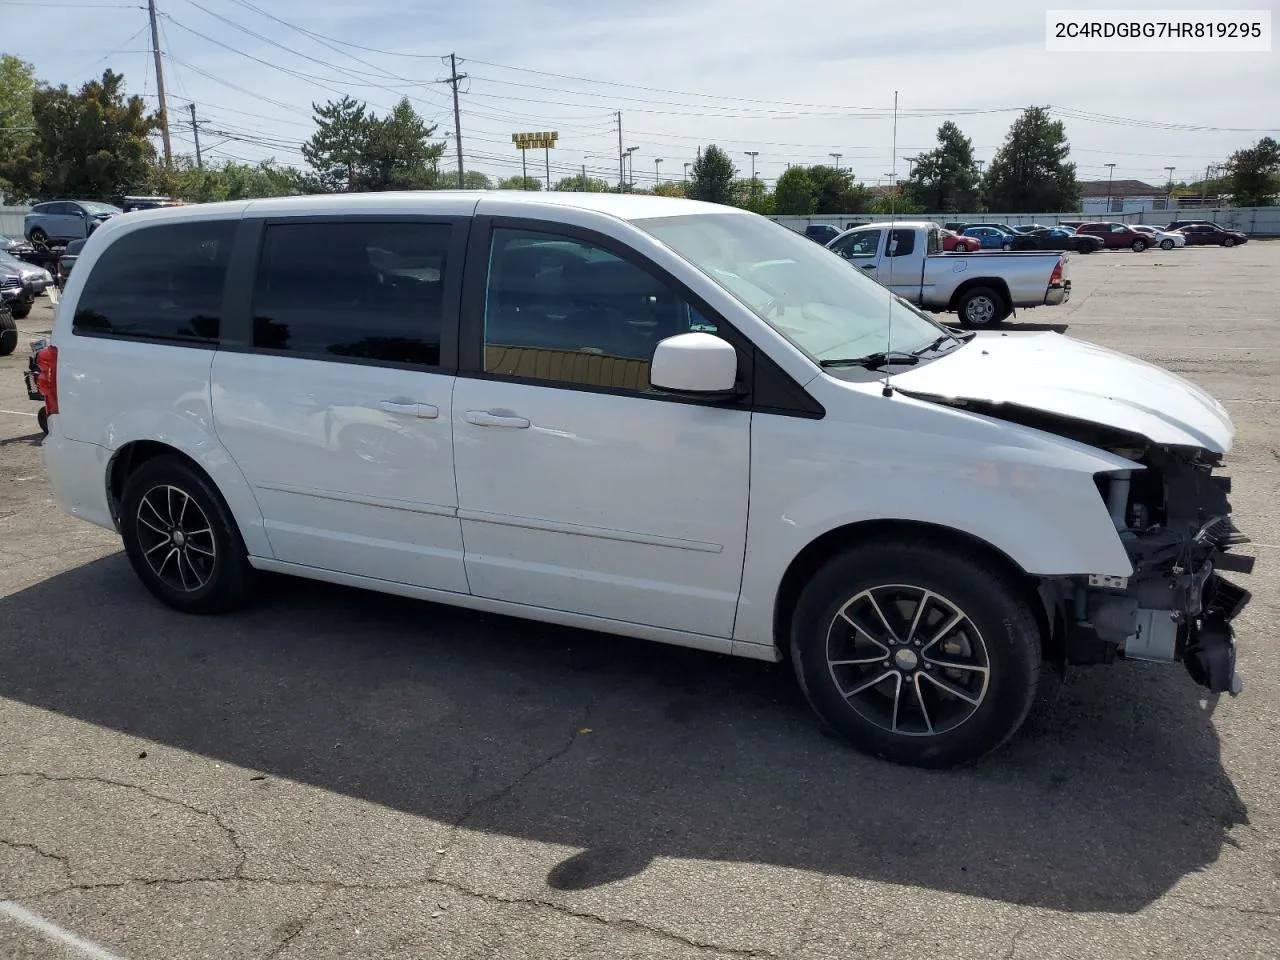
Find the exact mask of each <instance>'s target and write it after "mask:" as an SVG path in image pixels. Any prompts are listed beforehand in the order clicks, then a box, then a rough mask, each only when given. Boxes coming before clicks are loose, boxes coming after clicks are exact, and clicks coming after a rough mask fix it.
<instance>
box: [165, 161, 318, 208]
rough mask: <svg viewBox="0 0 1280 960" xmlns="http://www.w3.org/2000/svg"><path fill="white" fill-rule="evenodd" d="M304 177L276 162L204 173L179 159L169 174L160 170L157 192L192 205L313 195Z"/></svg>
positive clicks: (230, 165) (230, 163)
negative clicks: (309, 193)
mask: <svg viewBox="0 0 1280 960" xmlns="http://www.w3.org/2000/svg"><path fill="white" fill-rule="evenodd" d="M307 187H308V184H307V183H306V181H305V179H304V178H303V177H302V175H301V174H299V172H298V171H297V170H295V169H293V168H292V167H282V166H279V165H277V164H276V162H275V161H274V160H263V161H262V162H261V163H257V164H248V163H236V162H234V161H228V162H227V163H224V164H222V165H220V166H207V167H204V168H203V169H200V168H198V167H196V166H195V164H194V163H193V162H192V161H191V160H190V159H188V158H187V157H175V158H174V163H173V167H172V168H171V169H170V170H168V171H166V170H164V168H163V167H157V169H156V173H155V191H156V192H157V193H160V194H162V195H164V196H169V197H173V198H175V199H178V200H186V201H187V202H188V203H216V202H218V201H220V200H252V199H254V198H257V197H288V196H294V195H296V194H300V193H308V192H311V191H309V190H308V189H307Z"/></svg>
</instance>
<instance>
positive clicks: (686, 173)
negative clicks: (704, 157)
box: [684, 160, 689, 183]
mask: <svg viewBox="0 0 1280 960" xmlns="http://www.w3.org/2000/svg"><path fill="white" fill-rule="evenodd" d="M684 182H685V183H688V182H689V161H688V160H686V161H685V162H684Z"/></svg>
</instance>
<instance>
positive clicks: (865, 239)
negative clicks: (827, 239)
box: [831, 230, 883, 258]
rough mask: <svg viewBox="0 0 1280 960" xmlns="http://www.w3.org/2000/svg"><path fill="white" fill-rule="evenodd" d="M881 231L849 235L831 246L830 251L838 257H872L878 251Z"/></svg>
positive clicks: (862, 231)
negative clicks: (838, 255)
mask: <svg viewBox="0 0 1280 960" xmlns="http://www.w3.org/2000/svg"><path fill="white" fill-rule="evenodd" d="M882 233H883V231H881V230H859V231H858V232H857V233H851V234H849V236H847V237H845V238H844V239H843V240H841V241H840V242H839V243H836V244H832V246H831V249H832V250H834V251H835V252H836V253H838V254H840V256H842V257H845V258H849V257H874V256H875V255H876V251H877V250H879V249H880V236H881V234H882Z"/></svg>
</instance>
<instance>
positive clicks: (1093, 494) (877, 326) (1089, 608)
mask: <svg viewBox="0 0 1280 960" xmlns="http://www.w3.org/2000/svg"><path fill="white" fill-rule="evenodd" d="M868 229H870V230H871V231H872V232H873V233H878V232H879V231H881V230H883V231H884V232H885V233H886V234H888V233H889V231H890V230H892V231H897V236H896V237H890V240H891V241H892V242H891V245H890V249H889V252H890V253H893V254H902V255H901V257H900V258H898V259H900V260H901V261H902V266H903V267H906V268H908V269H906V270H904V277H906V276H909V275H910V273H911V270H912V269H914V271H915V285H916V286H917V288H918V287H919V284H920V278H921V277H922V276H924V275H925V274H929V276H930V282H932V281H933V279H934V277H933V275H932V274H931V273H929V271H931V269H933V266H934V265H935V264H936V265H937V267H938V268H939V269H941V270H943V271H944V272H945V273H946V274H947V275H948V276H950V275H951V272H952V271H953V270H954V268H955V267H956V266H957V265H958V264H959V263H961V262H965V261H964V260H963V259H962V258H960V257H956V256H950V257H941V256H939V257H936V258H935V257H928V258H926V257H924V256H923V255H924V254H925V252H926V242H925V241H927V242H928V247H929V250H928V252H929V253H934V252H940V251H941V245H942V244H941V238H940V236H939V235H938V231H937V226H936V224H921V225H919V226H915V227H913V226H911V225H904V224H902V223H896V224H893V225H891V226H890V225H885V226H884V227H879V226H876V225H872V226H871V227H870V228H868ZM916 241H918V242H917V243H916V245H915V246H914V247H913V248H912V253H911V254H906V253H903V248H904V247H906V246H908V244H910V243H912V242H916ZM374 251H382V252H381V253H378V254H377V257H378V258H380V259H381V260H382V261H383V262H384V263H386V262H390V261H389V260H388V258H387V256H386V255H387V254H388V253H390V254H392V255H394V257H395V259H396V262H398V263H400V264H402V266H400V267H397V268H396V269H395V270H390V269H386V268H379V267H377V266H375V264H374V256H375V254H374ZM82 258H83V259H84V260H85V264H84V265H83V266H80V265H77V267H76V270H75V273H74V274H73V276H72V280H71V282H70V283H69V284H68V285H67V290H66V297H65V299H64V300H63V301H62V303H61V304H60V305H59V309H58V311H57V313H56V315H55V318H54V326H53V334H52V342H51V344H50V345H49V346H47V347H45V348H43V349H42V350H40V351H39V354H38V356H37V360H36V362H37V367H38V369H39V371H40V373H39V377H38V384H37V386H38V392H39V393H40V395H41V396H42V397H43V399H44V403H45V407H46V410H47V415H48V425H49V436H48V437H47V438H46V439H45V441H44V443H43V445H42V454H43V457H44V461H45V464H46V468H47V473H48V476H49V478H50V480H51V484H52V490H53V493H54V496H55V498H56V501H57V503H58V504H59V505H60V506H61V507H62V508H63V509H64V510H66V511H68V512H70V513H71V514H72V515H74V516H76V517H78V518H81V519H83V520H86V521H89V522H91V523H95V524H98V525H100V526H102V527H104V528H106V529H109V530H112V531H117V532H118V533H119V535H120V536H121V538H122V540H123V543H124V549H125V552H126V555H127V556H128V558H129V562H130V563H131V565H132V567H133V569H134V571H135V572H136V574H137V576H138V578H139V579H140V581H141V582H142V584H144V585H145V587H146V588H147V589H148V590H149V591H151V593H152V594H153V595H154V596H155V597H156V598H157V599H158V600H159V601H160V602H162V603H164V604H167V605H168V606H170V607H172V608H174V609H176V610H179V611H186V612H189V613H216V612H219V611H226V610H230V609H234V608H236V607H238V606H240V605H242V604H244V603H245V602H247V601H248V600H250V599H251V597H252V587H253V580H254V574H255V573H256V572H257V571H275V572H278V573H288V574H296V575H299V576H304V577H310V578H314V579H318V580H322V581H327V582H330V583H339V584H346V585H350V586H356V587H364V588H368V589H372V590H380V591H384V592H387V593H395V594H400V595H404V596H409V597H418V598H423V599H430V600H433V601H437V602H441V603H446V604H455V605H459V606H463V607H468V608H471V609H476V610H483V611H492V612H500V613H503V614H509V615H516V616H521V617H526V618H529V619H533V620H542V621H547V622H551V623H555V624H561V625H566V626H575V627H585V628H588V629H591V630H595V631H600V632H603V633H606V634H608V633H612V634H621V635H626V636H633V637H641V638H647V639H651V640H659V641H663V642H668V643H675V644H683V645H687V646H692V647H697V648H700V649H703V650H708V651H718V652H721V653H725V654H731V655H736V656H743V657H754V658H758V659H761V660H764V661H771V662H772V661H782V660H790V661H791V663H792V664H794V668H795V673H796V676H797V678H798V681H799V685H800V687H801V689H802V690H803V692H804V695H805V696H806V697H807V698H808V700H809V703H810V704H812V706H813V708H814V709H815V711H816V712H817V713H818V714H820V715H821V716H822V717H823V718H824V719H825V721H826V723H827V724H828V725H829V726H830V727H832V728H833V729H834V730H836V731H838V732H839V733H840V734H841V735H843V736H844V737H845V738H847V739H848V740H849V741H850V742H851V743H853V744H854V745H855V746H857V747H858V748H859V749H862V750H865V751H867V752H869V753H871V754H874V755H876V756H880V757H886V758H889V759H892V760H895V761H899V762H902V763H908V764H916V765H920V766H931V767H944V766H949V765H952V764H956V763H962V762H966V761H970V760H972V759H974V758H976V757H978V756H981V755H983V754H986V753H988V752H990V751H992V750H994V749H996V748H998V747H999V746H1000V745H1001V744H1003V743H1005V742H1006V741H1007V740H1008V739H1009V737H1011V736H1012V735H1013V734H1014V733H1015V732H1016V731H1017V729H1018V728H1019V726H1020V725H1021V723H1022V722H1023V718H1024V717H1025V716H1026V715H1027V712H1028V709H1029V708H1030V706H1031V704H1032V702H1033V700H1034V699H1035V696H1036V689H1037V682H1038V677H1039V676H1040V675H1041V663H1042V661H1043V660H1046V659H1048V660H1052V661H1065V662H1070V663H1081V662H1088V663H1101V662H1109V661H1110V660H1112V659H1114V658H1119V657H1133V658H1140V659H1143V660H1154V661H1161V662H1170V663H1171V662H1176V661H1178V660H1182V661H1183V662H1184V664H1185V666H1186V669H1187V670H1188V672H1189V673H1190V674H1191V676H1192V677H1193V678H1194V679H1196V680H1197V682H1199V683H1200V684H1201V685H1202V686H1204V687H1206V688H1207V689H1208V690H1210V691H1219V692H1239V689H1240V682H1239V678H1238V675H1237V673H1236V667H1235V649H1236V648H1235V639H1234V633H1233V629H1232V626H1231V622H1232V619H1233V618H1234V617H1236V615H1238V614H1239V613H1240V611H1241V610H1242V609H1243V608H1244V607H1245V605H1246V603H1247V601H1248V595H1247V593H1246V592H1245V591H1244V590H1242V589H1241V588H1239V587H1237V586H1235V585H1233V584H1232V583H1231V582H1230V581H1229V580H1228V579H1226V578H1225V577H1223V576H1222V571H1224V570H1225V571H1237V572H1248V570H1249V569H1250V563H1249V561H1248V558H1240V557H1238V556H1237V555H1235V554H1232V553H1230V552H1229V551H1230V549H1231V547H1232V546H1233V545H1234V544H1235V543H1237V542H1239V541H1240V539H1242V536H1243V535H1241V534H1239V533H1238V531H1236V528H1235V527H1234V526H1233V524H1232V521H1231V517H1230V513H1231V507H1230V503H1229V501H1228V499H1227V490H1228V489H1229V485H1228V484H1227V483H1225V482H1224V481H1220V480H1217V481H1216V480H1214V479H1211V477H1210V471H1211V469H1214V468H1216V467H1218V466H1220V464H1221V461H1222V457H1223V456H1224V455H1225V454H1226V453H1227V452H1228V451H1229V449H1230V447H1231V445H1232V439H1233V436H1234V428H1233V426H1232V424H1231V421H1230V418H1229V417H1228V414H1227V412H1226V411H1225V410H1224V409H1223V408H1222V406H1221V405H1220V404H1218V403H1217V402H1215V401H1214V400H1213V399H1211V398H1210V397H1209V396H1208V395H1207V394H1205V393H1204V392H1203V391H1202V390H1201V389H1200V388H1198V387H1196V386H1193V385H1192V384H1190V383H1189V382H1188V381H1186V380H1184V379H1182V378H1180V377H1178V376H1176V375H1174V374H1173V373H1170V372H1166V371H1163V370H1160V369H1159V368H1157V367H1154V366H1152V365H1150V364H1148V363H1145V362H1142V361H1138V360H1134V359H1131V358H1128V357H1126V356H1124V355H1122V354H1119V353H1115V352H1112V351H1110V350H1106V349H1103V348H1101V347H1096V346H1092V345H1090V344H1085V343H1081V342H1079V341H1076V340H1073V339H1070V338H1067V337H1063V336H1059V335H1057V334H1053V333H1042V334H1028V335H1026V336H1018V337H1009V336H1002V335H1001V334H1000V333H998V332H994V333H992V335H990V336H988V335H985V334H980V333H977V334H963V333H960V332H958V331H955V330H952V329H950V328H948V327H947V326H945V325H944V324H942V323H941V322H939V321H938V320H936V319H935V318H933V317H930V316H929V315H927V314H925V313H923V312H921V311H920V310H918V309H917V308H915V307H913V306H911V305H910V304H909V303H907V302H906V300H905V299H904V298H902V297H900V296H896V295H893V294H892V293H891V291H890V289H886V288H885V287H884V286H882V285H880V284H877V283H875V282H874V281H872V280H871V279H870V278H869V277H868V276H867V274H866V272H865V271H863V270H860V269H853V268H851V267H850V266H849V265H847V264H844V263H840V262H839V261H838V260H837V259H836V258H834V257H831V256H828V255H827V253H826V252H825V251H823V250H820V249H819V248H817V247H816V246H815V245H814V244H813V243H812V242H811V241H808V240H806V239H805V238H804V237H802V236H800V235H799V234H798V233H796V232H793V231H791V230H789V229H788V228H786V227H784V226H782V225H780V224H777V223H774V222H771V221H769V220H768V219H767V218H764V217H760V216H758V215H756V214H753V213H749V212H747V211H743V210H736V209H733V208H730V207H726V206H720V205H712V204H706V203H699V202H696V201H691V200H682V199H674V200H673V199H670V198H665V197H663V198H655V197H648V196H643V195H636V194H630V195H627V194H591V193H573V194H559V195H557V194H549V195H544V194H535V193H532V192H530V193H526V194H522V193H520V192H518V191H512V192H511V193H510V195H502V194H499V193H498V192H496V191H495V192H492V193H487V194H479V195H477V194H476V193H465V192H461V191H459V192H438V193H437V192H414V193H404V194H359V195H344V196H336V197H330V196H307V197H292V198H277V199H271V200H252V201H238V202H234V203H219V204H208V205H199V206H195V205H193V206H192V207H190V208H188V209H185V210H182V211H176V212H175V211H166V212H165V214H164V215H163V216H160V215H158V214H156V213H146V212H142V213H138V214H136V215H130V216H128V217H118V218H115V219H113V220H112V221H110V222H108V223H106V224H104V225H103V227H102V228H100V231H99V232H98V234H96V237H95V240H94V242H93V243H90V244H86V247H85V251H84V253H83V254H82ZM967 262H968V264H969V266H970V268H972V269H974V270H985V269H995V270H1001V271H1006V272H1007V273H1008V274H1009V275H1014V274H1019V275H1021V274H1023V273H1025V275H1026V280H1027V283H1028V284H1029V283H1030V282H1031V281H1032V279H1036V282H1037V283H1039V284H1040V295H1041V299H1048V300H1049V301H1050V302H1053V299H1054V297H1055V296H1056V297H1057V298H1060V299H1065V295H1066V290H1065V286H1063V285H1062V284H1063V282H1064V281H1063V280H1062V273H1063V266H1064V260H1063V258H1062V257H1060V256H1056V255H1048V254H1039V253H1031V254H1011V255H1009V256H1008V257H981V256H978V255H972V256H971V257H970V258H969V259H968V261H967ZM554 263H561V264H564V267H563V268H561V267H556V266H554V265H551V264H554ZM464 264H466V265H467V267H468V269H467V270H466V273H465V276H464V271H463V265H464ZM471 267H477V269H474V270H473V269H470V268H471ZM1042 271H1043V274H1042ZM337 276H340V277H341V278H342V282H341V283H334V282H333V278H334V277H337ZM1037 278H1038V279H1037ZM992 282H994V281H992ZM1009 285H1010V287H1011V288H1014V287H1017V286H1019V283H1018V282H1017V281H1011V282H1010V284H1009ZM1055 290H1056V291H1058V293H1057V294H1055V293H1054V291H1055ZM224 293H225V294H226V295H225V296H224ZM223 343H233V344H235V345H236V347H235V349H228V350H223V349H216V348H217V347H218V346H219V345H221V344H223ZM211 348H212V349H211ZM317 425H318V426H317ZM348 425H349V426H351V427H354V428H359V429H357V430H356V431H355V433H354V434H353V435H352V436H351V438H350V440H349V441H347V442H335V443H327V442H319V441H320V440H322V439H323V438H324V437H327V436H330V435H332V434H333V432H334V431H339V432H340V431H341V429H342V428H343V427H344V426H348ZM319 431H323V433H321V432H319ZM371 464H377V465H376V466H371ZM513 467H514V468H513ZM673 477H674V478H679V482H674V483H673V482H671V478H673ZM598 642H601V643H604V642H607V641H605V640H603V639H601V640H599V641H598ZM1122 709H1123V705H1122V704H1119V705H1118V706H1117V710H1118V711H1122ZM1117 716H1118V717H1120V718H1121V719H1122V720H1123V721H1124V722H1125V723H1128V722H1129V721H1130V717H1129V715H1128V714H1127V713H1126V714H1123V715H1121V713H1117ZM513 722H514V721H513ZM1151 722H1157V720H1155V719H1153V720H1152V721H1151ZM1159 722H1163V721H1159Z"/></svg>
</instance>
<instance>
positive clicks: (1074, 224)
mask: <svg viewBox="0 0 1280 960" xmlns="http://www.w3.org/2000/svg"><path fill="white" fill-rule="evenodd" d="M1086 223H1088V221H1087V220H1059V221H1058V226H1060V227H1070V228H1071V229H1072V230H1079V229H1080V228H1081V227H1083V226H1084V225H1085V224H1086Z"/></svg>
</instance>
